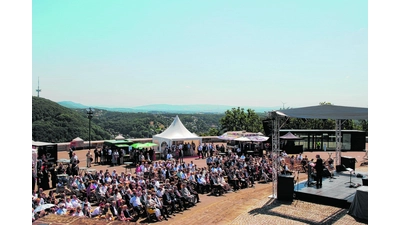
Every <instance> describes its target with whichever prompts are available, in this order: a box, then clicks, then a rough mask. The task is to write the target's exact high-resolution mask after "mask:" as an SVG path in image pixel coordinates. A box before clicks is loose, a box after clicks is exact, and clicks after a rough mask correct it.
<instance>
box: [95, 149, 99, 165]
mask: <svg viewBox="0 0 400 225" xmlns="http://www.w3.org/2000/svg"><path fill="white" fill-rule="evenodd" d="M99 153H100V152H99V149H98V147H96V148H95V149H94V163H97V164H98V163H99Z"/></svg>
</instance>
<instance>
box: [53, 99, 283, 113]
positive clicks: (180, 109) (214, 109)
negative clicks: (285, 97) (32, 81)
mask: <svg viewBox="0 0 400 225" xmlns="http://www.w3.org/2000/svg"><path fill="white" fill-rule="evenodd" d="M58 104H60V105H62V106H64V107H67V108H71V109H86V108H89V106H85V105H82V104H80V103H75V102H71V101H62V102H58ZM91 107H92V108H97V109H103V110H107V111H114V112H146V113H225V111H226V110H230V109H232V108H237V107H238V106H227V105H168V104H154V105H144V106H136V107H132V108H109V107H103V106H91ZM240 107H242V108H244V109H248V108H249V109H252V110H254V111H255V112H256V113H264V112H268V111H272V110H277V109H279V107H251V106H247V107H245V106H240Z"/></svg>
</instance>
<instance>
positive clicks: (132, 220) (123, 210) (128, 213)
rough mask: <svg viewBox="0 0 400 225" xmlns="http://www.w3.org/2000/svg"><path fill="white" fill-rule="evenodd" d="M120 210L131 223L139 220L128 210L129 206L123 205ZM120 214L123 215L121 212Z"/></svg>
mask: <svg viewBox="0 0 400 225" xmlns="http://www.w3.org/2000/svg"><path fill="white" fill-rule="evenodd" d="M119 210H121V211H122V212H123V213H124V216H125V218H126V220H128V221H130V222H136V221H137V220H138V219H139V218H138V217H136V218H135V216H133V215H132V214H131V213H130V212H129V210H128V205H123V206H122V207H121V208H120V209H119ZM118 213H121V212H120V211H119V212H118Z"/></svg>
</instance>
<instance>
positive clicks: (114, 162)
mask: <svg viewBox="0 0 400 225" xmlns="http://www.w3.org/2000/svg"><path fill="white" fill-rule="evenodd" d="M118 158H119V153H118V150H117V149H115V150H114V152H113V154H112V166H117V164H118Z"/></svg>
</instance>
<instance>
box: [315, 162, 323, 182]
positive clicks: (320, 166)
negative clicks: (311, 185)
mask: <svg viewBox="0 0 400 225" xmlns="http://www.w3.org/2000/svg"><path fill="white" fill-rule="evenodd" d="M316 157H317V162H316V163H315V170H316V171H317V188H322V172H323V170H324V163H323V161H322V159H321V157H320V156H319V155H317V156H316Z"/></svg>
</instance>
